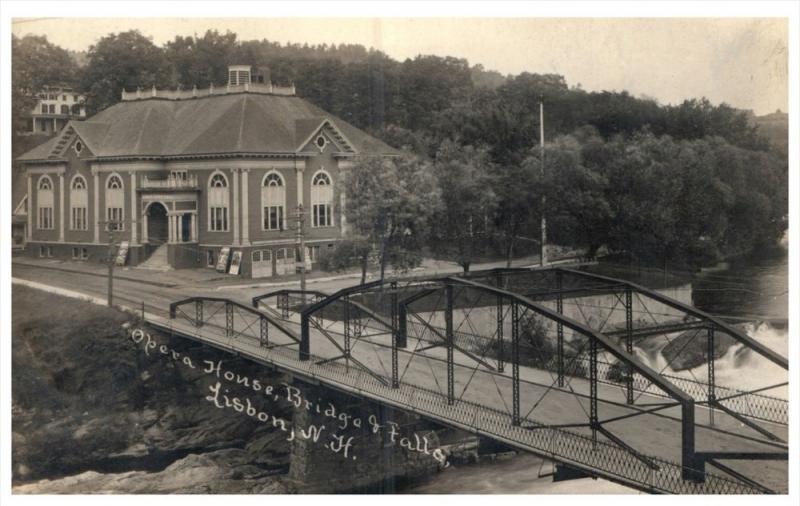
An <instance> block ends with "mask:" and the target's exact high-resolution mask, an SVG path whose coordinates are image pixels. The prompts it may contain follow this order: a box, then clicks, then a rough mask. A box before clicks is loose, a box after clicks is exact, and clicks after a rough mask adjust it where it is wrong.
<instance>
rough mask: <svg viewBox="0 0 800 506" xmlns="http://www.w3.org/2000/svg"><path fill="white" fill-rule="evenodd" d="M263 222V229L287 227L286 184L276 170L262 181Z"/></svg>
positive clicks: (282, 228)
mask: <svg viewBox="0 0 800 506" xmlns="http://www.w3.org/2000/svg"><path fill="white" fill-rule="evenodd" d="M261 223H262V227H261V228H262V229H263V230H285V229H286V185H285V184H284V183H283V177H282V176H281V175H280V174H279V173H278V172H275V171H272V172H269V173H267V175H266V176H264V180H263V181H262V182H261Z"/></svg>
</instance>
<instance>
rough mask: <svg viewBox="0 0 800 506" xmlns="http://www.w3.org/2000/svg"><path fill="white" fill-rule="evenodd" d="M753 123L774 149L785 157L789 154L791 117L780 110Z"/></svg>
mask: <svg viewBox="0 0 800 506" xmlns="http://www.w3.org/2000/svg"><path fill="white" fill-rule="evenodd" d="M753 122H754V123H755V124H756V125H758V129H759V132H760V133H761V135H763V136H764V137H766V138H767V139H768V140H769V143H770V145H771V146H772V148H773V149H774V150H775V151H776V152H777V153H780V154H781V155H783V156H788V153H789V115H788V114H786V113H785V112H781V111H780V109H779V110H777V111H775V112H773V113H771V114H765V115H763V116H756V117H755V118H753Z"/></svg>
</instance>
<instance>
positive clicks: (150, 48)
mask: <svg viewBox="0 0 800 506" xmlns="http://www.w3.org/2000/svg"><path fill="white" fill-rule="evenodd" d="M88 58H89V63H88V65H87V66H86V69H85V70H84V72H83V78H82V86H83V89H84V90H85V91H86V94H87V108H88V109H89V114H90V115H91V114H93V113H95V112H97V111H100V110H102V109H105V108H107V107H109V106H111V105H114V104H116V103H117V102H119V101H120V100H121V98H120V97H121V92H122V90H123V89H127V90H135V89H136V88H139V87H141V88H150V87H152V86H156V87H162V88H163V87H165V86H166V85H167V84H168V83H169V74H170V72H169V69H168V67H167V64H166V63H167V62H166V59H165V58H164V52H163V50H162V49H161V48H159V47H157V46H156V45H155V44H153V42H152V41H151V40H150V39H149V38H148V37H145V36H144V35H142V34H141V33H140V32H139V31H138V30H130V31H127V32H121V33H119V34H110V35H107V36H105V37H103V38H101V39H100V40H99V41H98V42H97V44H95V45H93V46H91V47H90V48H89V54H88Z"/></svg>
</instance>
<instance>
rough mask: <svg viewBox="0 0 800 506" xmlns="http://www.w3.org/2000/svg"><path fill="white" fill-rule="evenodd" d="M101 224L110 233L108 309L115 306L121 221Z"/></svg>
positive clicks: (102, 222) (107, 261) (107, 260)
mask: <svg viewBox="0 0 800 506" xmlns="http://www.w3.org/2000/svg"><path fill="white" fill-rule="evenodd" d="M100 223H101V224H104V225H105V226H106V231H107V232H108V257H107V258H106V263H107V264H108V307H113V305H114V266H115V265H116V264H117V254H118V253H119V244H117V237H116V236H115V234H114V233H115V232H116V231H117V228H118V227H119V224H120V222H119V221H101V222H100Z"/></svg>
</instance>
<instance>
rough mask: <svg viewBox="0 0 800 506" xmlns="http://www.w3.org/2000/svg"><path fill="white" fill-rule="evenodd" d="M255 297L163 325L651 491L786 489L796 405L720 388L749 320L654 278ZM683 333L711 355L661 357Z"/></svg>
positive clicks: (562, 276) (521, 278)
mask: <svg viewBox="0 0 800 506" xmlns="http://www.w3.org/2000/svg"><path fill="white" fill-rule="evenodd" d="M250 302H251V304H250V305H248V304H246V303H243V302H238V301H235V300H232V299H226V298H213V297H191V298H187V299H184V300H180V301H176V302H173V303H172V304H171V305H170V318H169V319H166V318H161V317H158V316H153V317H152V318H148V320H150V322H151V323H152V324H154V325H155V326H156V327H161V328H162V329H164V330H168V331H170V332H172V333H175V334H178V335H182V336H184V337H188V338H191V339H195V340H198V341H200V342H203V343H205V344H208V345H211V346H214V347H217V348H219V349H223V350H226V351H229V352H232V353H236V354H238V355H241V356H244V357H247V358H249V359H251V360H254V361H256V362H258V363H261V364H264V365H266V366H269V367H272V368H276V369H279V370H282V371H285V372H288V373H290V374H292V375H294V376H295V377H298V378H300V379H303V380H304V381H308V382H311V383H314V384H323V385H326V386H328V387H330V388H334V389H337V390H340V391H343V392H346V393H349V394H352V395H355V396H359V397H362V398H366V399H370V400H372V401H376V402H379V403H382V404H384V405H387V406H392V407H395V408H398V409H402V410H406V411H409V412H413V413H416V414H418V415H420V416H422V417H425V418H427V419H430V420H434V421H436V422H439V423H442V424H444V425H447V426H451V427H455V428H459V429H462V430H465V431H469V432H472V433H475V434H477V435H479V436H482V437H485V438H490V439H492V440H495V441H497V442H499V443H502V444H504V445H507V446H510V447H513V448H515V449H518V450H521V451H528V452H532V453H534V454H537V455H539V456H541V457H544V458H546V459H549V460H551V461H553V462H554V463H555V464H557V465H560V466H566V467H568V468H571V469H573V470H577V471H579V472H581V473H585V474H586V475H591V476H597V477H602V478H605V479H608V480H611V481H615V482H618V483H621V484H624V485H626V486H629V487H633V488H635V489H639V490H642V491H646V492H650V493H687V494H689V493H691V494H694V493H700V494H711V493H723V494H734V493H735V494H739V493H787V491H788V474H787V473H788V470H787V467H788V466H787V464H788V462H787V460H788V444H787V438H788V402H787V401H786V400H785V399H782V398H780V397H778V396H777V395H770V393H771V392H770V391H772V393H773V394H774V391H775V390H777V389H781V388H786V385H787V382H786V381H785V380H782V381H780V382H778V383H776V384H770V385H765V386H764V387H761V388H758V389H755V390H741V389H736V388H732V387H730V386H724V385H720V384H718V382H717V381H716V365H717V361H718V356H719V352H718V351H717V347H718V341H719V339H721V337H720V335H722V334H724V335H727V336H729V338H732V339H733V340H734V341H735V342H736V343H737V344H738V345H739V346H740V348H741V350H742V351H745V352H746V353H749V354H750V355H751V357H752V358H753V359H755V360H763V361H767V362H769V363H770V364H772V367H774V368H776V369H777V370H778V371H780V372H785V371H787V370H788V360H787V359H786V358H785V357H783V356H781V355H779V354H778V353H776V352H774V351H772V350H771V349H769V348H767V347H765V346H764V345H763V344H761V343H760V342H758V341H756V340H754V339H753V338H751V337H750V336H749V335H747V334H746V333H745V332H744V331H742V330H741V329H740V328H738V327H736V326H733V325H730V324H728V323H726V322H725V321H723V320H722V319H720V318H717V317H715V316H712V315H710V314H707V313H705V312H702V311H700V310H698V309H696V308H694V307H692V306H690V305H687V304H685V303H682V302H680V301H678V300H675V299H673V298H670V297H667V296H665V295H663V294H661V293H659V292H656V291H654V290H650V289H648V288H645V287H643V286H640V285H637V284H634V283H630V282H628V281H625V280H622V279H616V278H610V277H605V276H600V275H596V274H592V273H589V272H585V271H582V270H576V269H571V268H561V267H553V268H538V269H493V270H487V271H476V272H472V273H468V274H464V275H458V276H449V277H427V278H403V279H393V280H387V281H385V282H380V281H376V282H372V283H366V284H362V285H357V286H352V287H348V288H345V289H342V290H339V291H338V292H336V293H332V294H327V293H323V292H318V291H313V290H307V291H299V290H278V291H273V292H270V293H265V294H263V295H260V296H257V297H254V298H253V299H252V301H250ZM653 342H660V343H661V344H664V343H669V344H670V345H671V346H672V347H673V349H675V348H678V352H677V353H675V354H674V357H673V360H674V359H675V358H677V357H678V356H681V354H683V353H690V352H691V353H694V354H695V355H697V354H700V355H701V357H700V361H702V363H703V366H702V367H699V368H695V369H693V370H690V371H689V373H688V374H687V373H682V374H680V375H679V374H678V373H673V372H671V369H670V368H669V366H670V364H671V363H670V362H667V363H666V364H664V365H660V366H659V367H658V368H654V367H653V366H652V365H648V363H647V361H646V360H643V359H642V354H643V351H642V348H641V347H640V346H641V345H644V344H646V343H653Z"/></svg>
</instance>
